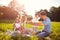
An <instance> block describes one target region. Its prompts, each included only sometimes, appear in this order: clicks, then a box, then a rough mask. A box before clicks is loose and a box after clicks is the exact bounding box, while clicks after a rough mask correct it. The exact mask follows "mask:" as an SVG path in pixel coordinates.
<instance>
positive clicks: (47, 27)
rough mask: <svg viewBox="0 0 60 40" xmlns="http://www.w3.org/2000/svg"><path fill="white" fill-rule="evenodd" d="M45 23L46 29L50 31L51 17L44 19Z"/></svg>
mask: <svg viewBox="0 0 60 40" xmlns="http://www.w3.org/2000/svg"><path fill="white" fill-rule="evenodd" d="M43 24H44V29H43V30H44V31H46V32H48V33H50V32H51V20H50V18H49V17H47V18H46V19H45V20H44V21H43Z"/></svg>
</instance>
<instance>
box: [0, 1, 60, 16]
mask: <svg viewBox="0 0 60 40" xmlns="http://www.w3.org/2000/svg"><path fill="white" fill-rule="evenodd" d="M10 1H12V0H0V4H3V5H6V6H8V4H9V2H10ZM16 2H17V3H18V4H20V5H21V4H22V5H24V9H25V11H26V12H27V14H29V15H32V16H33V15H34V14H35V12H36V11H39V10H41V9H47V10H48V11H49V9H50V8H51V7H52V6H59V5H60V1H59V0H16Z"/></svg>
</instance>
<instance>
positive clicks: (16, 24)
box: [14, 17, 21, 33]
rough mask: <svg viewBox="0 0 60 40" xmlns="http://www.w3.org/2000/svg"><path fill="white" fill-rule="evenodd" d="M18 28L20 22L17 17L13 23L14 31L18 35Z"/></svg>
mask: <svg viewBox="0 0 60 40" xmlns="http://www.w3.org/2000/svg"><path fill="white" fill-rule="evenodd" d="M20 27H21V20H20V19H19V17H17V18H16V20H15V22H14V31H18V32H19V33H20Z"/></svg>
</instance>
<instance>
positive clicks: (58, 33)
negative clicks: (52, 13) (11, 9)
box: [0, 22, 60, 40]
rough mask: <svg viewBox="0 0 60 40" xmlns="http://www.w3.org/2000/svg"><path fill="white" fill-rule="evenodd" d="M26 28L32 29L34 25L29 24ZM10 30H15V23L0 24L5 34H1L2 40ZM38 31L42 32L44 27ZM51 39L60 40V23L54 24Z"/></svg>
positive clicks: (0, 28) (0, 29)
mask: <svg viewBox="0 0 60 40" xmlns="http://www.w3.org/2000/svg"><path fill="white" fill-rule="evenodd" d="M26 28H32V25H30V24H27V25H26ZM8 29H10V30H13V23H3V22H1V23H0V31H3V34H2V35H1V34H0V39H1V36H4V32H5V31H7V30H8ZM38 29H39V30H41V29H43V27H38ZM5 37H6V35H5ZM50 37H51V38H52V39H53V40H60V22H52V33H51V34H50ZM34 38H35V36H34ZM34 38H33V37H32V39H31V40H33V39H34ZM1 40H2V39H1ZM6 40H8V37H7V38H6ZM10 40H11V39H10Z"/></svg>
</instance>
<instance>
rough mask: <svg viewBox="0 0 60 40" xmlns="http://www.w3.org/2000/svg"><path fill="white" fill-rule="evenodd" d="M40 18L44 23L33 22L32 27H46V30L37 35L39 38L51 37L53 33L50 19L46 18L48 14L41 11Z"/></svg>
mask: <svg viewBox="0 0 60 40" xmlns="http://www.w3.org/2000/svg"><path fill="white" fill-rule="evenodd" d="M39 15H40V18H41V19H42V22H34V23H33V22H31V23H30V24H32V25H35V26H36V25H37V26H44V29H43V30H42V32H41V31H39V32H37V33H36V35H37V37H46V36H49V34H50V32H51V21H50V18H49V17H47V16H46V12H45V11H41V12H40V13H39Z"/></svg>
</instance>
